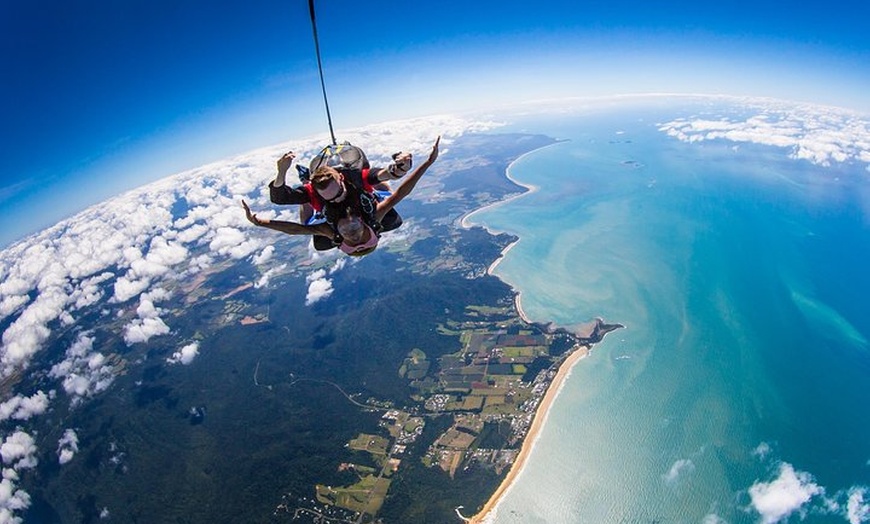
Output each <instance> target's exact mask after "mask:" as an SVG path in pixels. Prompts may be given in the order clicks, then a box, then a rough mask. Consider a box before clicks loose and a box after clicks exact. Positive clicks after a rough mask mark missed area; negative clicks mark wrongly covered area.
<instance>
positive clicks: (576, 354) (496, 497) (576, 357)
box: [466, 345, 591, 524]
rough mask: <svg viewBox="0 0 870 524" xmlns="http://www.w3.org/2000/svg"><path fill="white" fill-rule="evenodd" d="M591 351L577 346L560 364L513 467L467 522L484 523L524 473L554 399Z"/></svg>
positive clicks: (473, 523) (536, 411)
mask: <svg viewBox="0 0 870 524" xmlns="http://www.w3.org/2000/svg"><path fill="white" fill-rule="evenodd" d="M590 352H591V351H590V349H589V348H588V347H586V346H582V345H580V346H577V349H575V350H574V351H573V352H572V353H571V354H570V355H569V356H568V357H567V358H566V359H565V360H564V361H562V363H561V364H559V370H558V371H557V372H556V376H555V377H553V381H552V382H550V386H549V387H548V388H547V392H546V393H545V394H544V398H543V399H542V400H541V404H540V405H539V406H538V409H537V410H535V417H534V419H532V425H531V427H530V428H529V433H528V434H527V435H526V438H525V439H524V440H523V445H522V446H521V447H520V453H519V455H517V459H516V460H515V461H514V463H513V464H512V465H511V469H510V470H509V471H508V474H507V476H505V478H504V480H502V482H501V484H499V486H498V488H497V489H496V490H495V492H494V493H493V494H492V496H491V497H490V498H489V500H487V501H486V504H484V505H483V508H482V509H481V510H480V512H479V513H477V514H476V515H474V516H472V517H470V518H469V519H468V520H466V522H470V523H472V524H483V523H484V522H485V519H486V517H487V516H488V515H490V514H491V513H492V512H493V510H494V509H495V508H496V507H497V506H498V503H499V502H500V500H501V498H502V496H504V494H505V493H507V491H508V490H509V489H510V487H511V486H512V485H513V483H514V481H515V480H516V479H517V478H518V477H519V475H520V473H522V470H523V467H524V466H525V463H526V460H527V459H528V458H529V456H530V455H531V454H532V450H533V449H534V447H535V443H536V442H537V440H538V436H539V434H540V432H541V428H543V427H544V424H545V423H546V422H547V417H548V415H549V413H550V408H551V407H552V406H553V401H554V400H555V399H556V397H558V396H559V392H561V390H562V386H564V384H565V379H566V378H568V377H569V376H570V374H571V369H573V367H574V365H575V364H577V362H579V361H581V360H583V359H584V358H586V357H587V356H589V353H590Z"/></svg>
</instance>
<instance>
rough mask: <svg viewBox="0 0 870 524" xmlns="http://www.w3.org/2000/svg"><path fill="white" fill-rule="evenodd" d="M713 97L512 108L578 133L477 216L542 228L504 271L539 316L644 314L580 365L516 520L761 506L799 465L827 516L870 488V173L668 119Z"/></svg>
mask: <svg viewBox="0 0 870 524" xmlns="http://www.w3.org/2000/svg"><path fill="white" fill-rule="evenodd" d="M703 110H705V111H715V110H716V108H710V107H706V108H703ZM695 111H699V108H697V107H687V106H685V105H682V106H681V105H672V106H670V105H667V104H663V105H656V106H655V107H652V106H649V105H642V104H631V105H625V106H621V107H610V108H607V109H606V110H604V109H600V110H589V111H586V112H579V113H574V114H568V115H554V116H553V117H541V116H536V117H534V118H527V119H525V120H522V119H520V120H517V121H516V123H515V124H513V126H512V129H516V130H522V131H527V132H537V133H544V134H548V135H550V136H555V137H557V138H563V139H566V141H565V142H561V143H559V144H555V145H553V146H550V147H547V148H544V149H542V150H538V151H536V152H533V153H531V154H528V155H526V156H524V157H523V158H521V159H520V160H518V161H517V162H515V163H514V165H513V166H512V167H511V169H510V175H511V176H512V178H514V179H515V180H517V181H518V182H520V183H524V184H530V185H533V186H537V188H538V190H537V191H534V192H531V193H528V194H526V195H524V196H522V197H520V198H517V199H514V200H511V201H509V202H506V203H503V204H501V205H498V206H495V207H491V208H488V209H486V210H483V211H481V212H478V213H475V214H473V215H472V216H471V217H470V218H469V221H470V222H471V223H472V224H482V225H486V226H487V227H488V228H490V229H492V230H496V231H507V232H510V233H514V234H516V235H518V236H519V237H520V241H519V243H518V244H517V245H515V246H514V247H513V248H512V249H511V250H510V251H509V252H508V254H507V255H506V256H505V258H504V260H503V261H502V262H501V263H500V264H499V265H498V266H497V268H496V270H495V272H496V274H497V275H499V276H500V277H501V278H503V279H504V280H506V281H507V282H509V283H510V284H511V285H513V286H514V287H515V288H516V289H517V290H519V291H520V292H521V293H522V306H523V309H524V310H525V312H526V314H527V315H528V316H529V317H531V318H532V319H533V320H536V321H554V322H556V323H557V324H560V325H563V326H572V325H577V324H580V323H582V322H585V321H588V320H589V319H591V318H593V317H595V316H602V317H604V318H605V319H606V320H607V321H614V322H620V323H623V324H625V325H626V326H627V329H624V330H619V331H617V332H615V333H613V334H611V335H609V336H608V338H607V339H606V340H605V341H604V342H603V343H601V344H599V345H598V346H597V347H596V350H595V351H594V353H593V354H592V356H590V357H589V358H587V359H585V360H583V361H581V362H580V364H578V365H577V366H576V367H575V368H574V370H573V372H572V374H571V377H570V378H569V379H568V381H567V382H566V383H565V385H564V388H563V390H562V392H561V393H560V395H559V397H558V400H557V401H556V403H555V405H554V407H553V409H552V410H551V412H550V414H549V417H548V422H547V424H546V426H545V428H544V430H543V431H542V433H541V435H540V437H539V439H538V441H537V444H536V446H535V450H534V452H533V455H532V457H531V460H530V461H529V463H528V464H527V465H526V467H525V469H524V471H523V473H522V475H521V476H520V478H519V480H518V481H517V482H516V483H515V484H514V486H513V487H512V488H511V490H510V491H509V492H508V494H507V495H506V496H505V497H504V499H502V502H501V504H500V506H499V507H498V511H497V512H496V515H495V518H494V519H492V520H493V521H494V522H497V523H499V524H507V523H520V522H521V523H525V524H529V523H538V522H541V523H543V522H546V523H586V522H590V523H597V522H639V523H640V522H643V523H646V522H665V523H670V522H710V523H712V522H760V521H762V516H761V514H760V513H759V512H758V511H757V510H756V509H755V508H754V507H753V505H752V501H751V498H750V494H749V490H750V488H751V487H752V486H753V485H757V484H759V483H770V482H773V481H774V480H775V479H777V478H778V477H779V476H780V474H781V472H782V471H783V468H784V466H785V465H788V466H790V467H791V468H792V469H793V470H794V471H797V472H798V474H799V477H800V479H801V485H802V486H803V488H804V489H807V488H806V487H807V486H814V487H815V488H817V489H815V493H816V494H815V495H813V496H812V497H811V498H810V500H809V501H808V502H807V503H805V504H803V505H802V506H801V511H802V512H803V513H804V514H805V516H806V519H807V521H812V522H847V520H846V519H845V517H844V516H843V514H844V513H845V509H844V508H845V503H846V500H847V498H848V492H849V490H853V491H854V490H855V489H860V487H861V486H868V485H870V416H868V415H870V385H868V378H870V343H868V340H870V314H868V308H867V303H868V299H867V297H868V296H870V273H868V271H867V269H866V268H867V261H868V260H870V189H868V188H867V187H866V186H867V185H868V181H870V175H868V173H867V171H866V169H865V166H864V165H852V164H840V165H834V166H830V167H823V166H818V165H814V164H811V163H809V162H808V161H804V160H795V159H790V158H788V153H789V150H788V149H785V148H777V147H770V146H760V145H753V144H748V143H743V144H739V145H738V144H735V143H732V142H727V141H705V142H700V143H691V144H690V143H684V142H680V141H678V140H676V139H675V138H671V137H669V136H667V135H666V134H665V133H663V132H661V131H659V130H658V126H657V124H658V123H661V122H665V121H669V120H672V119H674V118H676V117H678V116H688V115H690V114H693V112H695ZM783 482H785V481H784V480H783ZM776 487H777V488H778V489H779V488H781V489H780V491H781V495H782V496H786V495H788V493H791V492H794V488H795V486H794V485H792V486H790V487H791V488H793V489H788V488H789V486H788V485H787V483H785V484H777V485H776ZM799 488H800V486H798V489H799ZM820 490H824V494H822V493H821V492H820ZM811 491H812V490H811ZM868 499H870V496H868V495H866V494H865V495H864V499H863V500H864V503H865V504H866V503H867V501H868ZM834 503H836V504H839V507H837V508H834V507H833V506H832V504H834ZM832 508H833V509H832ZM800 517H801V516H800V512H798V511H795V512H794V513H792V514H791V517H790V518H791V520H789V521H791V522H796V521H798V520H800Z"/></svg>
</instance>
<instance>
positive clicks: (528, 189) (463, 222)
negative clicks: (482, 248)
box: [459, 140, 565, 257]
mask: <svg viewBox="0 0 870 524" xmlns="http://www.w3.org/2000/svg"><path fill="white" fill-rule="evenodd" d="M562 142H565V140H557V141H556V142H553V143H552V144H547V145H545V146H543V147H539V148H538V149H534V150H532V151H529V152H527V153H523V154H522V155H520V156H518V157H517V158H516V159H514V160H513V162H511V163H510V164H508V166H507V168H506V169H505V176H506V177H507V179H508V180H510V181H511V182H513V183H514V184H516V185H518V186H520V187H521V188H523V189H525V191H523V192H521V193H517V194H516V195H511V196H510V197H508V198H505V199H504V200H499V201H498V202H493V203H492V204H488V205H485V206H483V207H481V208H478V209H475V210H474V211H470V212H468V213H466V214H465V215H463V216H462V217H460V218H459V225H460V226H461V227H463V228H465V229H468V228H469V227H472V225H471V224H469V223H468V220H469V219H470V218H471V217H472V216H474V215H475V214H476V213H480V212H481V211H484V210H486V209H489V208H492V207H498V206H502V205H505V204H507V203H509V202H511V201H513V200H515V199H517V198H520V197H523V196H526V195H531V194H532V193H535V192H537V191H538V189H539V188H538V186H535V185H532V184H528V183H526V182H520V181H519V180H517V179H516V178H514V177H513V176H511V169H512V168H513V167H514V164H516V163H517V162H519V161H520V160H522V159H524V158H525V157H527V156H529V155H531V154H533V153H537V152H538V151H541V150H544V149H547V148H548V147H554V146H557V145H559V144H561V143H562ZM480 227H482V228H484V229H485V230H487V231H489V232H490V233H493V234H498V233H500V231H493V230H492V229H490V228H489V227H487V226H485V225H481V226H480ZM506 252H507V249H506V250H505V251H503V252H502V257H504V254H505V253H506Z"/></svg>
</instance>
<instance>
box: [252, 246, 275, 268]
mask: <svg viewBox="0 0 870 524" xmlns="http://www.w3.org/2000/svg"><path fill="white" fill-rule="evenodd" d="M274 253H275V246H271V245H270V246H266V247H265V248H263V250H262V251H260V252H259V253H257V254H256V255H254V256H253V258H252V259H251V261H252V262H253V263H254V265H257V266H261V265H263V264H265V263H266V262H268V261H269V260H272V255H273V254H274Z"/></svg>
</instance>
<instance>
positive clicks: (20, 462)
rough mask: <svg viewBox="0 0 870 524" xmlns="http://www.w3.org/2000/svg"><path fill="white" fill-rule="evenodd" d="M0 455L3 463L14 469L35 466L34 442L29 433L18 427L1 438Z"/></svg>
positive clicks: (37, 462)
mask: <svg viewBox="0 0 870 524" xmlns="http://www.w3.org/2000/svg"><path fill="white" fill-rule="evenodd" d="M0 457H2V458H3V463H4V464H6V465H8V466H12V468H13V469H15V470H16V471H17V470H19V469H29V468H34V467H36V465H37V464H39V460H38V459H37V458H36V442H35V441H34V440H33V437H31V436H30V435H29V434H27V433H25V432H24V431H22V430H20V429H18V430H16V431H15V432H14V433H12V434H11V435H9V436H7V437H6V439H5V440H3V444H2V445H0Z"/></svg>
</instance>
